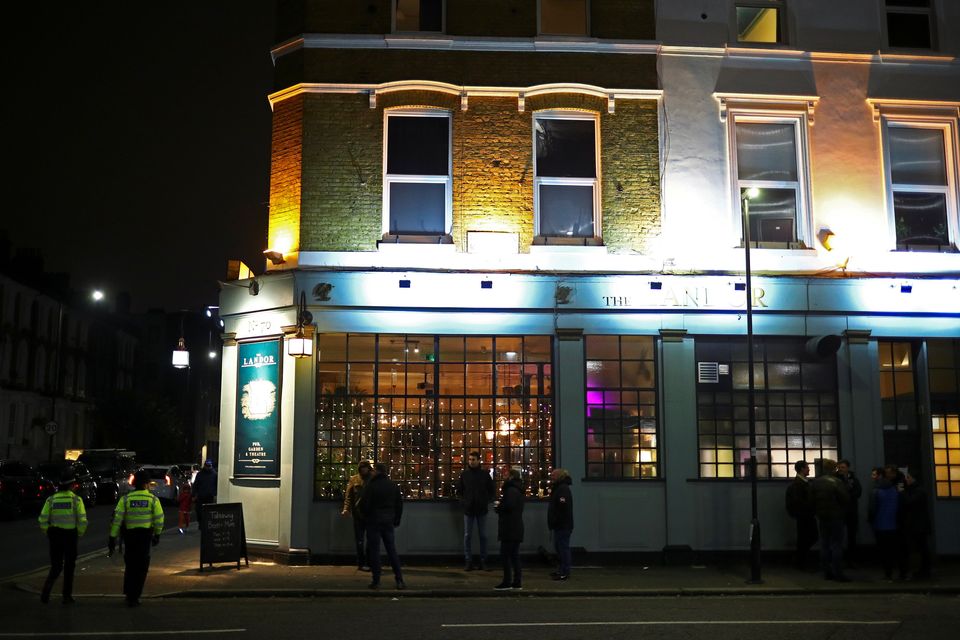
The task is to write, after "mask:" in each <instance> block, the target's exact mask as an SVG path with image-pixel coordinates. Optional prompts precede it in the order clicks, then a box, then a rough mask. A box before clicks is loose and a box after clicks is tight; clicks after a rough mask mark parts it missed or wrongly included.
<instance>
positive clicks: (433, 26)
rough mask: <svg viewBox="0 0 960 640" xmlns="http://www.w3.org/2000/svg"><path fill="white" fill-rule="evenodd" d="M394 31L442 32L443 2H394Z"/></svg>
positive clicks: (398, 0) (431, 0) (397, 0)
mask: <svg viewBox="0 0 960 640" xmlns="http://www.w3.org/2000/svg"><path fill="white" fill-rule="evenodd" d="M395 4H396V7H395V10H394V25H395V27H394V31H397V32H402V31H414V32H417V31H435V32H442V31H443V0H396V3H395Z"/></svg>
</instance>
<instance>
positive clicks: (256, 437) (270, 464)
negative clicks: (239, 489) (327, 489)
mask: <svg viewBox="0 0 960 640" xmlns="http://www.w3.org/2000/svg"><path fill="white" fill-rule="evenodd" d="M280 344H281V343H280V340H263V341H258V342H241V343H240V344H238V345H237V354H238V355H237V357H238V361H237V428H236V434H235V442H236V444H235V449H234V461H233V474H234V476H237V477H270V478H275V477H278V476H279V475H280V359H281V353H282V351H281V348H280Z"/></svg>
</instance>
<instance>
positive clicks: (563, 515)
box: [547, 469, 573, 581]
mask: <svg viewBox="0 0 960 640" xmlns="http://www.w3.org/2000/svg"><path fill="white" fill-rule="evenodd" d="M550 482H551V485H550V504H549V505H548V506H547V527H549V528H550V531H552V532H553V544H554V547H555V548H556V550H557V558H558V560H559V563H560V566H559V568H558V569H557V571H555V572H554V573H551V574H550V577H551V578H553V579H554V580H561V581H564V580H567V579H569V578H570V570H571V565H572V564H573V561H572V558H571V555H570V535H571V534H572V533H573V494H572V493H571V491H570V485H571V484H572V483H573V481H572V480H571V479H570V473H569V472H567V470H566V469H554V470H553V471H551V472H550Z"/></svg>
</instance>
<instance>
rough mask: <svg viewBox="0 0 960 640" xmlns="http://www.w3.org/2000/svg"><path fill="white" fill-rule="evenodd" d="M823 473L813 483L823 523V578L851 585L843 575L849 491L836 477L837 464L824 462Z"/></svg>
mask: <svg viewBox="0 0 960 640" xmlns="http://www.w3.org/2000/svg"><path fill="white" fill-rule="evenodd" d="M821 464H822V469H823V473H822V474H821V475H820V476H818V477H817V479H816V480H814V481H813V504H814V510H815V511H816V514H817V520H818V521H819V523H820V566H821V568H822V569H823V577H824V578H826V579H827V580H836V581H837V582H850V578H848V577H847V576H846V574H844V572H843V530H844V526H843V523H844V519H845V518H846V514H847V503H848V502H849V501H850V498H849V496H848V495H847V487H846V485H844V483H843V482H842V481H841V480H840V478H838V477H837V473H836V472H837V463H836V462H834V461H833V460H830V459H829V458H824V459H823V461H822V463H821Z"/></svg>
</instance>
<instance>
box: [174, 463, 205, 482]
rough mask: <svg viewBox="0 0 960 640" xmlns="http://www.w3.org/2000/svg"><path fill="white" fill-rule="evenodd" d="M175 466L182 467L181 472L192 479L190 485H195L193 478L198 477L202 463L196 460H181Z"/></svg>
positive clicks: (188, 478)
mask: <svg viewBox="0 0 960 640" xmlns="http://www.w3.org/2000/svg"><path fill="white" fill-rule="evenodd" d="M173 466H175V467H177V468H178V469H180V473H182V474H183V477H184V478H186V479H187V480H189V481H190V486H193V480H194V478H196V477H197V473H198V472H199V471H200V465H199V464H198V463H196V462H181V463H179V464H175V465H173Z"/></svg>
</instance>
